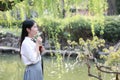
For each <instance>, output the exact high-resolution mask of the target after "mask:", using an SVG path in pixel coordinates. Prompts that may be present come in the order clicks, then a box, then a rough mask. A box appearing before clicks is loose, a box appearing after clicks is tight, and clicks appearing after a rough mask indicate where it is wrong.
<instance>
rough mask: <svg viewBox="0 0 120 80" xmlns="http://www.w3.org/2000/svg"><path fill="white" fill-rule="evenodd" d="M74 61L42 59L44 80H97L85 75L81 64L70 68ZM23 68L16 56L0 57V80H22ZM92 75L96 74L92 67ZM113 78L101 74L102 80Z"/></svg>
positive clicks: (85, 70)
mask: <svg viewBox="0 0 120 80" xmlns="http://www.w3.org/2000/svg"><path fill="white" fill-rule="evenodd" d="M74 62H75V60H73V59H72V60H70V61H65V62H64V63H62V64H61V63H58V62H57V61H56V59H55V58H53V57H52V58H50V57H45V58H44V80H97V79H95V78H90V77H89V76H88V75H87V67H86V66H85V65H82V64H77V65H75V66H74V67H73V66H72V65H73V63H74ZM24 69H25V66H24V65H23V64H22V62H21V61H20V58H19V56H18V55H0V80H23V73H24ZM91 71H92V73H94V74H97V73H96V72H97V70H96V69H95V68H94V67H93V68H92V70H91ZM112 77H113V76H111V75H107V74H102V78H103V80H111V78H112Z"/></svg>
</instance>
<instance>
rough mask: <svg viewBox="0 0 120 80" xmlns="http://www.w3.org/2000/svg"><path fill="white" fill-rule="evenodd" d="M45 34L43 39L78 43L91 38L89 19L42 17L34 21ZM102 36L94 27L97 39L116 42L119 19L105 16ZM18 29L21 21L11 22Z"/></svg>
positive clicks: (97, 25) (119, 34) (99, 27)
mask: <svg viewBox="0 0 120 80" xmlns="http://www.w3.org/2000/svg"><path fill="white" fill-rule="evenodd" d="M35 20H36V21H37V23H38V24H39V25H40V26H41V28H42V30H43V31H44V33H45V35H46V36H45V37H48V38H52V37H55V36H58V38H59V40H60V41H66V40H68V39H71V40H75V41H78V40H79V38H80V37H82V38H83V39H85V40H86V39H87V38H89V39H90V38H92V32H91V27H90V25H91V23H90V19H89V17H84V16H79V15H76V16H73V17H67V18H64V19H60V18H58V19H53V18H51V17H43V18H37V19H35ZM7 24H8V23H7V22H5V21H4V22H0V25H4V26H6V25H7ZM104 24H105V25H104V34H103V35H100V31H101V26H100V24H99V23H97V24H96V25H95V33H96V35H97V36H98V37H102V38H104V39H105V40H107V41H109V42H117V41H118V40H119V39H120V17H118V16H106V17H105V23H104ZM15 25H18V27H20V25H21V21H18V22H15V21H14V22H12V23H11V25H7V26H11V27H12V26H15Z"/></svg>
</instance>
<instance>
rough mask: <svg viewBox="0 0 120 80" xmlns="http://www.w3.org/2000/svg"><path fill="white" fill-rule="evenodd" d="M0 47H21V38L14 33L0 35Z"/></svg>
mask: <svg viewBox="0 0 120 80" xmlns="http://www.w3.org/2000/svg"><path fill="white" fill-rule="evenodd" d="M0 46H7V47H15V48H18V47H19V37H16V36H15V35H13V34H12V33H9V32H7V33H5V34H2V33H0Z"/></svg>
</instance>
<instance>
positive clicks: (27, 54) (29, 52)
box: [20, 37, 41, 65]
mask: <svg viewBox="0 0 120 80" xmlns="http://www.w3.org/2000/svg"><path fill="white" fill-rule="evenodd" d="M35 49H36V44H35V43H34V42H33V41H32V39H31V38H30V37H25V39H24V40H23V42H22V45H21V53H20V54H21V58H22V61H23V63H24V64H25V65H30V64H35V63H37V62H38V61H40V60H41V56H40V54H39V55H38V54H37V51H36V50H35Z"/></svg>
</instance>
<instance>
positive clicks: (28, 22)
mask: <svg viewBox="0 0 120 80" xmlns="http://www.w3.org/2000/svg"><path fill="white" fill-rule="evenodd" d="M34 24H35V21H34V20H25V21H23V23H22V31H21V39H20V47H21V45H22V42H23V40H24V39H25V37H26V36H28V32H27V28H28V29H31V27H32V26H33V25H34Z"/></svg>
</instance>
